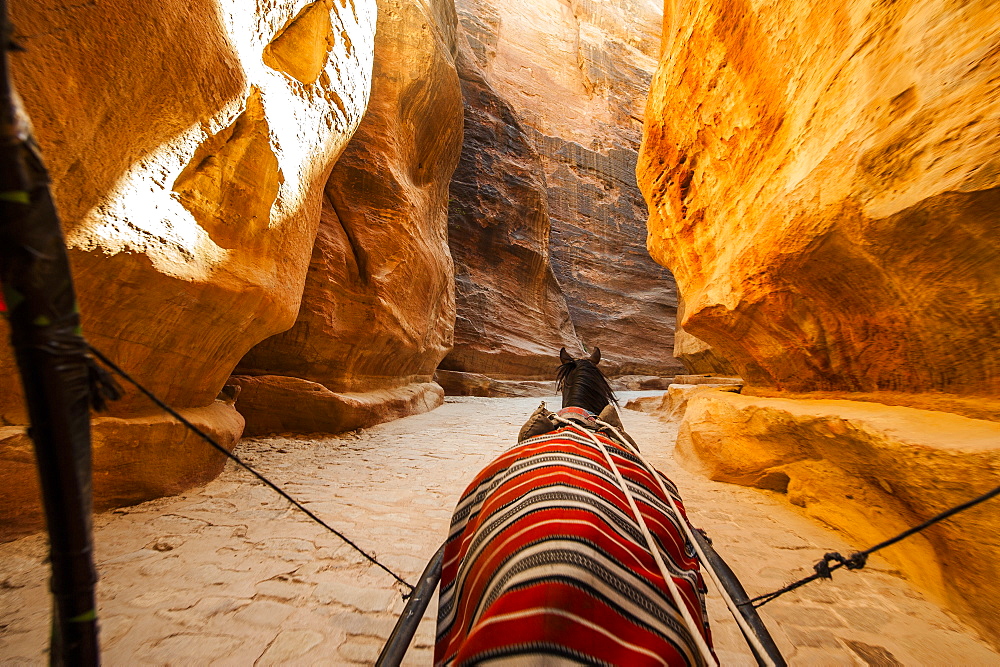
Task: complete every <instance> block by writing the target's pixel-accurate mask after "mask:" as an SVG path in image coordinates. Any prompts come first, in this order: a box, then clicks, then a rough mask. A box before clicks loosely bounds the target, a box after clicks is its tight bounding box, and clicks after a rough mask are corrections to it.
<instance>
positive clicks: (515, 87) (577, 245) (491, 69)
mask: <svg viewBox="0 0 1000 667" xmlns="http://www.w3.org/2000/svg"><path fill="white" fill-rule="evenodd" d="M456 4H457V6H458V10H459V16H460V19H461V22H462V26H463V28H464V31H465V37H466V40H467V42H468V44H469V46H470V48H471V50H472V55H473V56H474V58H475V64H476V65H477V66H478V68H479V69H480V70H481V71H482V73H483V74H482V76H483V79H484V82H485V85H487V86H489V87H490V88H491V89H492V90H493V92H494V94H496V95H497V96H498V97H499V98H500V99H501V100H502V101H503V102H504V103H505V104H506V105H509V107H510V109H511V111H512V113H513V115H514V117H515V118H516V120H517V130H516V132H517V133H523V134H524V135H526V138H527V139H528V145H529V146H530V147H531V148H532V149H533V150H534V152H536V153H537V154H538V156H539V158H540V159H541V164H542V169H543V172H544V178H545V185H544V192H545V198H546V203H547V209H548V216H549V219H550V223H551V242H550V246H549V247H550V256H551V263H552V267H553V270H554V272H555V275H556V278H557V279H558V282H559V285H560V288H561V290H562V292H563V294H564V297H565V300H566V303H567V306H568V310H569V313H570V316H571V318H572V321H573V325H574V327H575V330H576V334H577V335H578V336H579V338H580V340H581V341H582V342H583V343H584V344H585V345H587V346H588V348H591V349H592V348H593V347H595V346H599V347H600V348H601V350H602V352H603V355H604V356H603V358H604V359H605V363H607V364H608V369H609V371H610V372H612V373H615V374H640V375H644V374H649V375H673V374H674V373H675V372H676V371H678V370H680V369H681V365H680V364H679V363H678V362H676V361H675V360H673V359H672V358H671V356H670V352H669V350H670V349H671V348H672V347H673V335H672V334H673V331H672V327H673V319H674V308H675V306H676V295H675V292H674V287H673V282H672V280H671V279H670V276H669V273H668V272H667V271H665V270H663V269H662V268H661V267H658V266H657V265H656V264H655V263H654V262H652V261H651V260H650V258H649V256H648V253H647V251H646V249H645V238H646V232H645V228H644V221H645V217H646V212H645V206H644V203H643V201H642V197H641V194H640V192H639V191H638V188H637V186H636V182H635V176H634V172H635V162H636V155H637V152H636V151H637V149H638V146H639V139H640V128H641V118H642V109H643V101H644V98H645V95H646V90H647V87H648V82H649V79H650V76H651V73H652V72H653V70H654V69H655V66H656V55H657V53H658V48H659V46H658V44H659V33H660V19H661V14H660V10H659V8H658V7H657V5H656V4H655V3H645V2H639V1H634V0H617V1H615V2H602V3H593V2H586V1H582V0H571V1H566V2H563V1H561V0H544V1H542V2H531V3H523V2H504V3H499V2H494V0H459V2H457V3H456ZM494 178H499V177H498V176H494ZM462 316H463V309H462V308H460V309H459V317H460V318H461V317H462ZM515 338H516V336H515ZM556 349H558V348H556ZM461 353H462V347H461V345H456V351H455V353H454V355H456V356H457V355H459V354H461ZM550 354H551V352H550ZM469 370H472V369H469ZM480 370H482V372H490V373H493V372H500V371H501V370H502V367H500V366H497V367H495V368H492V369H480Z"/></svg>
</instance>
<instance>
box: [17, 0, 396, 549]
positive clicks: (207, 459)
mask: <svg viewBox="0 0 1000 667" xmlns="http://www.w3.org/2000/svg"><path fill="white" fill-rule="evenodd" d="M376 11H377V10H376V7H375V4H374V2H370V1H368V0H353V1H352V2H350V3H347V2H341V1H335V0H318V1H317V2H307V1H305V0H281V1H279V2H272V3H267V4H266V5H253V6H250V7H247V6H245V5H244V3H240V2H235V1H232V0H221V1H217V0H211V1H209V0H193V1H192V0H184V1H183V2H180V1H173V0H165V1H164V2H158V3H148V2H140V1H138V0H109V1H108V2H100V3H82V4H73V5H71V6H67V5H66V3H63V2H59V1H58V0H38V1H35V2H19V3H12V19H13V22H14V24H15V26H16V35H15V37H16V39H17V41H18V42H19V43H20V44H21V45H22V46H24V47H25V49H26V51H25V52H23V53H19V54H15V56H14V72H13V74H14V80H15V84H16V85H17V86H18V88H19V89H20V93H21V95H22V97H23V99H24V101H25V105H26V108H27V111H28V113H29V114H30V115H31V117H32V119H33V121H34V125H35V129H36V134H37V138H38V140H39V142H40V144H41V147H42V150H43V153H44V155H45V157H46V159H47V163H48V165H49V167H50V170H51V174H52V179H53V189H54V194H55V197H56V202H57V205H58V206H59V209H60V213H61V215H62V218H63V221H64V226H65V231H66V233H67V239H68V243H69V245H70V261H71V263H72V266H73V270H74V274H75V277H76V281H77V293H78V295H79V299H80V306H81V311H82V313H83V325H84V330H85V334H86V335H87V337H88V338H89V340H90V341H91V342H92V343H93V344H94V345H95V346H96V347H98V348H99V349H101V350H103V352H104V353H106V354H107V355H109V356H110V357H112V358H113V359H115V360H117V362H118V363H119V364H120V365H121V366H123V367H124V368H125V370H127V371H128V372H129V373H131V374H133V375H134V376H135V377H136V378H137V379H138V380H139V381H141V382H142V383H144V384H145V385H147V386H148V387H149V388H150V389H152V390H153V391H154V392H156V393H157V394H159V395H160V396H162V397H163V398H164V399H165V400H166V401H167V402H169V403H171V404H172V405H174V406H176V407H178V408H180V409H181V410H182V411H183V412H185V414H186V415H188V416H189V418H191V419H192V420H193V421H195V422H196V423H197V424H199V425H200V426H202V428H204V429H205V430H207V431H208V432H210V433H212V434H214V435H215V436H216V437H217V438H218V439H219V440H220V441H222V442H223V443H224V444H226V445H227V446H231V445H232V444H233V443H234V442H235V440H236V439H237V438H238V437H239V436H240V433H241V430H242V428H243V419H242V418H241V417H240V416H239V415H238V414H237V413H236V411H235V410H234V409H233V407H232V404H231V401H230V402H224V401H217V400H216V396H217V394H219V391H220V389H222V387H223V385H224V383H225V382H226V380H227V378H228V377H229V374H230V372H231V371H232V369H233V367H235V366H236V364H237V362H238V361H239V359H240V358H241V357H242V356H243V355H244V354H245V353H246V352H247V350H249V349H250V348H251V347H252V346H253V345H255V344H256V343H258V342H260V341H261V340H263V339H265V338H267V337H268V336H271V335H273V334H275V333H277V332H279V331H282V330H284V329H287V328H288V327H289V326H291V324H292V323H293V322H294V320H295V315H296V312H297V311H298V307H299V300H300V297H301V294H302V284H303V281H304V280H305V275H306V270H307V268H308V266H309V257H310V252H311V250H312V248H313V242H314V238H315V236H316V228H317V224H318V221H319V211H320V205H321V201H322V199H323V197H324V184H325V183H326V181H327V176H328V174H329V172H330V169H331V168H332V166H333V163H334V162H335V161H336V159H337V156H338V155H339V154H340V152H341V150H342V149H343V148H344V146H345V145H346V143H347V141H348V139H349V138H350V136H351V135H352V133H353V132H354V130H355V128H356V127H357V126H358V124H359V123H360V121H361V117H362V115H363V113H364V109H365V105H366V103H367V100H368V95H369V91H370V85H371V65H372V53H373V42H374V30H375V21H376ZM3 335H4V336H5V337H6V335H7V334H6V331H4V332H3ZM0 419H2V422H0V423H2V426H0V480H2V481H3V483H2V484H0V508H3V509H0V526H2V527H3V528H2V531H3V534H4V535H5V536H11V535H13V534H16V533H18V532H20V531H23V530H25V529H28V528H33V527H37V526H38V525H40V522H41V519H40V513H39V508H38V504H37V502H38V501H37V490H36V486H35V475H36V473H35V471H34V468H33V456H32V454H31V447H30V444H29V442H28V441H27V438H26V436H25V435H24V426H23V425H24V424H25V421H26V414H25V409H24V406H23V402H22V399H21V389H20V386H19V384H18V379H17V375H16V372H15V368H14V364H13V360H12V356H11V353H10V351H9V350H8V348H7V347H6V346H0ZM93 434H94V435H93V437H94V467H95V470H94V490H95V501H96V506H97V507H98V508H102V507H108V506H110V505H114V504H122V503H129V502H136V501H139V500H143V499H147V498H150V497H154V496H157V495H163V494H166V493H172V492H177V491H179V490H181V489H183V488H186V487H189V486H191V485H192V484H197V483H199V482H203V481H205V480H207V479H210V478H211V477H212V476H214V475H215V474H217V473H218V472H219V471H220V470H221V468H222V464H223V461H224V460H223V459H222V458H221V457H220V456H219V455H218V454H215V453H213V452H212V451H211V450H210V449H208V448H207V447H206V446H205V445H204V444H203V443H201V442H200V441H197V440H195V439H193V438H188V436H187V435H186V434H184V431H183V429H180V428H179V427H178V426H177V425H175V424H172V423H171V420H169V419H168V418H165V417H162V416H161V415H160V414H159V412H158V410H157V409H156V408H155V407H154V406H152V405H150V404H149V403H147V402H146V401H145V400H144V399H142V398H137V397H136V396H134V395H130V396H129V397H128V398H126V399H124V400H122V401H119V402H117V403H115V404H114V405H112V407H111V413H110V416H106V417H99V418H97V419H95V421H94V429H93Z"/></svg>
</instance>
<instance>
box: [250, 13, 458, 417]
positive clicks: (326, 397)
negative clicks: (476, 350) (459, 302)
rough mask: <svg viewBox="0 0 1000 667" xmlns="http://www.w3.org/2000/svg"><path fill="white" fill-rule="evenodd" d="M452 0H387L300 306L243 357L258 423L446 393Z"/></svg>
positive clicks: (424, 400)
mask: <svg viewBox="0 0 1000 667" xmlns="http://www.w3.org/2000/svg"><path fill="white" fill-rule="evenodd" d="M450 7H451V6H450V5H449V4H448V2H446V1H445V0H440V1H438V2H435V3H432V4H431V5H426V4H424V3H421V2H416V1H415V0H381V1H380V2H379V19H378V30H377V34H376V39H375V64H374V70H373V84H372V93H371V101H370V102H369V104H368V110H367V112H366V114H365V117H364V120H363V121H362V123H361V125H360V127H359V128H358V130H357V132H356V133H355V135H354V138H353V139H352V140H351V143H350V144H349V145H348V147H347V149H346V150H345V151H344V153H343V155H342V156H341V157H340V159H339V160H338V162H337V164H336V166H335V167H334V169H333V171H332V173H331V174H330V178H329V180H328V181H327V183H326V188H325V197H324V199H323V202H322V211H321V217H320V228H319V232H318V234H317V237H316V242H315V245H314V247H313V252H312V260H311V262H310V264H309V272H308V275H307V277H306V284H305V292H304V295H303V298H302V304H301V307H300V308H299V311H298V317H297V319H296V321H295V324H294V326H292V327H291V329H289V330H288V331H285V332H283V333H281V334H278V335H276V336H272V337H271V338H269V339H267V340H266V341H264V342H262V343H260V344H259V345H257V346H256V347H254V348H253V349H252V350H250V352H249V353H248V354H247V355H246V356H245V357H244V358H243V360H242V361H241V362H240V365H239V368H238V369H237V376H238V377H237V379H236V381H237V382H238V383H239V384H240V385H241V386H243V388H244V392H243V393H242V394H241V396H240V400H239V402H238V403H237V409H239V410H240V411H241V412H242V413H243V414H244V415H245V416H246V419H247V431H246V432H247V433H248V434H259V433H267V432H275V431H303V432H312V431H327V432H337V431H341V430H344V429H350V428H357V427H358V426H362V425H365V426H367V425H371V424H373V423H377V422H378V421H384V420H386V419H392V418H396V417H400V416H403V415H405V414H411V413H414V412H423V411H426V410H428V409H432V408H434V407H436V406H437V405H440V403H441V398H442V396H443V394H442V392H441V391H440V389H439V388H438V389H434V388H432V387H429V386H428V385H429V384H430V383H432V375H433V373H434V369H435V368H436V367H437V365H438V362H439V361H440V360H441V358H442V357H444V355H445V354H446V353H447V351H448V350H449V349H450V347H451V343H452V332H453V326H454V320H455V298H454V286H453V279H452V275H453V271H452V260H451V255H450V254H449V250H448V228H447V205H448V183H449V181H450V179H451V175H452V172H453V171H454V169H455V165H456V163H457V161H458V155H459V150H460V149H461V143H462V97H461V90H460V88H459V82H458V75H457V74H456V70H455V61H454V39H455V37H454V31H455V21H456V19H455V16H454V11H453V10H452V11H450V12H449V9H450ZM243 376H259V377H258V379H257V381H256V382H253V383H251V382H249V381H248V380H247V379H246V378H245V377H243ZM364 406H367V407H364ZM365 409H367V410H368V411H369V414H368V415H365V414H363V413H364V410H365Z"/></svg>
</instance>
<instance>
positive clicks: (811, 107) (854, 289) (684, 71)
mask: <svg viewBox="0 0 1000 667" xmlns="http://www.w3.org/2000/svg"><path fill="white" fill-rule="evenodd" d="M665 25H666V26H667V29H666V32H665V35H664V55H663V59H662V61H661V63H662V64H661V67H660V69H659V70H658V72H657V74H656V77H655V78H654V82H653V88H652V92H651V96H650V101H649V106H648V115H647V121H648V126H647V135H646V142H645V148H644V151H643V155H642V163H641V165H640V184H641V186H642V188H643V191H644V192H645V194H646V197H647V199H648V201H649V203H650V221H649V248H650V252H651V253H652V254H653V256H654V257H655V258H656V259H657V260H658V261H660V262H662V263H663V264H665V265H666V266H669V267H670V269H671V270H672V271H673V272H674V275H675V276H676V278H677V282H678V285H679V286H680V288H681V292H682V293H683V295H684V299H685V302H686V308H687V311H686V314H685V317H684V321H683V325H684V328H685V329H687V330H688V331H689V332H690V333H692V334H694V335H696V336H698V337H700V338H702V339H704V340H705V341H707V342H708V343H709V344H711V345H712V346H714V347H716V348H718V349H719V350H720V352H721V353H722V354H723V356H724V357H725V358H727V359H729V360H731V361H732V363H733V364H734V365H735V366H736V367H737V370H739V371H740V373H741V374H742V375H743V377H745V378H747V379H748V380H750V381H752V382H753V383H755V384H757V385H762V386H770V387H777V388H784V389H788V390H792V391H798V390H806V391H809V390H816V389H824V390H846V391H871V390H902V391H943V392H951V393H956V394H974V395H997V394H1000V328H998V327H997V303H998V299H1000V271H998V268H997V267H998V266H1000V245H998V244H997V243H996V239H997V238H998V237H1000V216H998V215H997V210H1000V190H998V189H997V188H998V185H1000V169H998V166H997V158H996V155H997V142H996V137H997V135H998V132H1000V114H998V110H1000V96H998V95H997V89H996V80H995V79H996V72H997V68H998V63H997V57H996V52H995V48H996V45H997V40H998V28H997V21H996V20H995V17H994V16H993V15H992V13H991V9H990V8H988V7H986V6H985V5H961V6H960V5H955V6H948V7H945V6H939V5H938V4H937V3H932V2H924V3H904V4H891V5H871V6H869V5H868V4H867V3H864V2H839V3H835V4H834V5H832V6H827V5H824V6H822V7H820V6H819V5H816V6H809V7H803V8H802V9H801V10H799V9H794V8H790V7H789V6H786V5H784V4H779V5H769V6H768V7H767V8H761V9H760V10H756V9H754V7H753V6H752V5H751V4H749V3H745V2H727V3H723V4H715V3H710V2H698V3H695V4H693V5H691V4H684V5H681V4H679V3H673V2H668V3H667V12H666V16H665Z"/></svg>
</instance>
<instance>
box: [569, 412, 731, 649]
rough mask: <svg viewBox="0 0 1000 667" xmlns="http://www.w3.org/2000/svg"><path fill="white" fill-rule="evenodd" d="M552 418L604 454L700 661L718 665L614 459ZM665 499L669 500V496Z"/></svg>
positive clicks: (572, 424) (605, 451) (596, 441)
mask: <svg viewBox="0 0 1000 667" xmlns="http://www.w3.org/2000/svg"><path fill="white" fill-rule="evenodd" d="M552 417H555V418H556V419H557V420H558V421H561V422H563V423H564V424H569V425H570V426H576V427H577V428H579V429H580V430H581V431H583V432H584V433H586V434H587V436H588V437H589V438H590V439H591V440H593V441H594V444H596V445H597V448H598V449H600V450H601V453H602V454H604V459H605V460H606V461H607V462H608V466H609V467H610V468H611V472H613V473H614V475H615V479H616V480H618V485H619V486H621V489H622V491H623V492H624V493H625V499H626V500H628V505H629V507H630V508H631V509H632V513H633V514H634V515H635V518H636V522H637V523H638V525H639V529H640V530H641V531H642V535H643V537H644V538H646V545H647V547H648V548H649V552H650V554H652V556H653V560H655V561H656V566H657V567H658V568H660V574H661V575H662V576H663V580H664V581H665V582H666V584H667V588H668V589H669V591H670V597H672V598H673V600H674V604H675V605H677V610H678V611H680V612H681V616H682V617H683V618H684V623H685V624H686V625H687V628H688V632H689V633H690V634H691V637H692V639H694V642H695V644H697V646H698V651H699V652H700V653H701V655H702V659H703V660H704V661H705V664H706V665H716V664H718V661H717V660H716V659H715V656H714V655H712V650H711V649H710V648H709V647H708V644H707V643H706V642H705V637H704V636H702V632H701V628H700V627H699V625H698V623H697V621H695V620H694V618H693V617H692V616H691V612H690V611H689V610H688V608H687V603H686V602H685V601H684V598H683V597H681V592H680V590H678V588H677V584H675V583H674V578H673V577H672V576H671V575H670V572H669V571H668V570H667V566H666V564H664V562H663V557H662V556H661V555H660V550H659V548H657V546H656V542H655V541H654V540H653V536H652V535H651V534H650V532H649V527H648V526H647V525H646V520H645V519H644V518H643V517H642V512H640V511H639V506H638V505H636V502H635V498H634V497H633V496H632V492H631V491H629V489H628V485H627V484H626V483H625V478H624V477H622V474H621V471H620V470H618V465H617V464H616V463H615V462H614V459H612V458H611V453H610V452H608V448H607V447H606V446H605V445H604V443H603V442H601V441H600V440H599V439H598V438H597V436H595V435H594V434H593V433H591V432H590V431H588V430H587V429H586V428H583V427H582V426H580V425H579V424H577V423H575V422H573V421H571V420H569V419H566V418H564V417H560V416H559V415H558V414H555V413H553V414H552ZM667 497H668V498H669V494H668V496H667ZM678 519H679V520H681V522H682V523H683V518H682V517H680V516H678Z"/></svg>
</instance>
